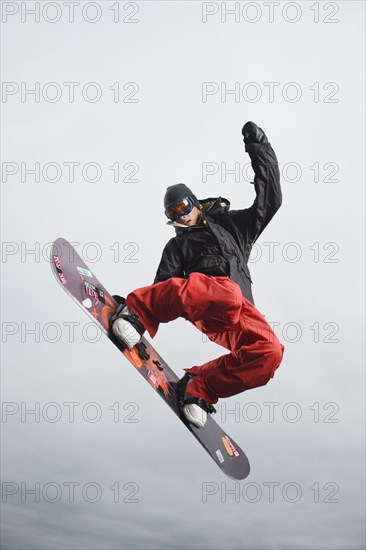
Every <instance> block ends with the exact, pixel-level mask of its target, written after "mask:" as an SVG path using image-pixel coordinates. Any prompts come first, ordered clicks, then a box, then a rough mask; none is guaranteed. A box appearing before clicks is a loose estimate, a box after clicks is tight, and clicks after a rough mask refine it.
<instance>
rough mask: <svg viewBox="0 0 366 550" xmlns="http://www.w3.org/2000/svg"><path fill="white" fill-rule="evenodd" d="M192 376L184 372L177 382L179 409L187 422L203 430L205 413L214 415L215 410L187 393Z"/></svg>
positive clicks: (205, 420)
mask: <svg viewBox="0 0 366 550" xmlns="http://www.w3.org/2000/svg"><path fill="white" fill-rule="evenodd" d="M194 376H195V375H194V374H190V373H189V372H186V374H185V375H184V376H183V378H181V379H180V380H179V382H178V403H179V409H180V411H181V413H182V414H183V415H184V417H185V418H186V420H188V422H190V423H191V424H193V425H194V426H196V428H203V426H204V425H205V424H206V422H207V413H214V412H216V409H215V407H214V406H213V405H211V404H210V403H207V401H205V400H204V399H201V398H200V397H196V396H195V395H191V394H190V393H189V384H190V383H191V382H192V379H193V378H194Z"/></svg>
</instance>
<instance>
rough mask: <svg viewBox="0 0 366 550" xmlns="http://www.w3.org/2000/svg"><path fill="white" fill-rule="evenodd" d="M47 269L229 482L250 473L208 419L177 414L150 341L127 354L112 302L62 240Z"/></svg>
mask: <svg viewBox="0 0 366 550" xmlns="http://www.w3.org/2000/svg"><path fill="white" fill-rule="evenodd" d="M51 268H52V271H53V273H54V275H55V277H56V279H57V280H58V282H59V283H60V285H61V286H62V287H63V289H64V290H65V291H66V292H67V293H68V294H69V296H71V298H73V300H75V302H76V303H77V304H78V305H79V306H80V307H81V308H82V309H83V310H84V311H85V313H86V314H87V315H89V317H91V318H92V319H93V321H95V322H96V323H97V324H98V325H99V327H100V328H101V330H102V331H103V332H104V333H105V335H106V336H107V337H108V338H109V339H110V340H111V341H112V342H113V343H114V345H115V346H116V347H117V348H118V349H119V351H120V352H121V353H123V355H124V356H125V357H126V358H127V359H128V360H129V361H130V363H132V365H133V366H134V367H135V368H136V370H138V372H139V373H140V374H141V375H142V376H143V377H144V378H145V380H147V382H148V383H149V384H150V386H151V387H152V388H153V389H154V390H155V391H156V393H158V394H159V395H160V397H161V398H162V399H163V400H164V401H165V402H166V404H167V405H169V407H170V408H171V409H172V410H173V412H174V413H175V414H176V415H177V416H178V417H179V419H180V420H181V421H182V422H183V424H185V425H186V427H187V428H188V430H189V431H190V432H191V433H192V434H193V435H194V436H195V438H196V439H197V440H198V441H199V442H200V443H201V445H202V446H203V447H204V448H205V450H206V451H207V452H208V454H209V455H210V456H211V458H212V459H213V460H214V462H216V464H217V466H218V467H219V468H220V469H221V470H222V471H223V472H224V473H225V474H226V475H227V476H229V477H231V478H233V479H245V478H246V477H247V476H248V475H249V471H250V465H249V461H248V459H247V457H246V455H245V454H244V452H243V451H242V450H241V449H240V447H238V445H237V444H236V443H235V441H233V439H231V438H230V437H229V436H228V435H227V433H226V432H225V431H224V430H223V429H222V428H221V427H220V426H219V425H218V424H217V423H216V422H215V420H214V419H213V418H212V416H211V415H208V419H207V423H206V424H205V426H204V427H203V428H196V427H195V426H193V425H192V424H190V423H189V422H188V421H187V420H186V419H185V418H184V417H183V416H182V415H181V413H180V411H179V407H178V396H177V383H178V381H179V378H178V376H177V375H176V374H175V373H174V372H173V371H172V369H171V368H170V367H169V366H168V365H167V364H166V362H165V361H164V359H162V357H161V356H160V355H159V354H158V353H157V351H156V350H155V349H154V348H153V346H152V345H151V344H150V342H149V341H148V340H147V339H146V338H145V337H142V339H141V340H140V342H139V343H138V344H137V345H136V346H134V348H132V350H131V351H128V350H127V349H125V348H124V347H123V345H122V344H121V343H120V342H119V340H118V339H117V338H116V337H115V336H114V334H113V332H112V331H111V330H110V319H111V317H112V316H113V314H114V312H115V310H116V308H117V304H116V302H115V301H114V299H113V298H112V296H111V295H110V294H109V293H108V292H107V290H106V289H105V288H104V287H103V285H102V284H101V283H100V282H99V281H98V279H97V278H96V277H95V275H94V274H93V273H92V271H91V270H90V269H89V267H88V266H87V265H86V264H85V262H84V261H83V260H82V259H81V258H80V256H79V255H78V254H77V252H76V251H75V249H74V248H73V247H72V245H71V244H70V243H68V242H67V241H66V240H65V239H62V238H59V239H57V240H56V241H55V242H54V243H53V247H52V256H51Z"/></svg>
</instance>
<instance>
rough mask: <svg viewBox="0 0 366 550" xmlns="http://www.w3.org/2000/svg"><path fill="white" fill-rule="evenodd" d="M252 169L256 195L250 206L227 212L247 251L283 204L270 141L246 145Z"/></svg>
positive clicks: (276, 162) (278, 173) (276, 164)
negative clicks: (241, 236) (243, 240)
mask: <svg viewBox="0 0 366 550" xmlns="http://www.w3.org/2000/svg"><path fill="white" fill-rule="evenodd" d="M246 151H247V152H248V153H249V156H250V159H251V161H252V167H253V170H254V174H255V176H254V187H255V192H256V198H255V200H254V202H253V204H252V206H251V207H250V208H245V209H243V210H231V211H229V215H230V216H231V218H232V220H233V221H234V223H235V224H236V225H237V227H238V229H239V231H240V232H241V233H242V235H243V237H244V239H245V241H246V243H247V245H248V250H249V252H250V250H251V248H252V246H253V243H254V242H255V241H256V240H257V238H258V237H259V235H260V234H261V233H262V231H263V229H264V228H265V227H266V225H267V224H268V223H269V222H270V221H271V219H272V218H273V216H274V215H275V213H276V212H277V210H278V209H279V208H280V206H281V204H282V192H281V186H280V172H279V169H278V161H277V158H276V154H275V152H274V151H273V149H272V147H271V145H270V144H269V143H250V144H247V145H246Z"/></svg>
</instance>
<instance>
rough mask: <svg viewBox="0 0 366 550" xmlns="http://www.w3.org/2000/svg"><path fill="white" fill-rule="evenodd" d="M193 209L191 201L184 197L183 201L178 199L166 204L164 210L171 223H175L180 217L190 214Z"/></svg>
mask: <svg viewBox="0 0 366 550" xmlns="http://www.w3.org/2000/svg"><path fill="white" fill-rule="evenodd" d="M193 207H194V204H193V201H192V199H190V198H189V197H185V198H184V199H179V200H178V201H175V202H173V203H172V204H168V206H167V207H166V209H165V215H166V217H167V218H168V219H169V220H170V221H171V222H176V221H177V220H179V218H181V217H182V216H186V215H187V214H189V213H190V212H192V210H193Z"/></svg>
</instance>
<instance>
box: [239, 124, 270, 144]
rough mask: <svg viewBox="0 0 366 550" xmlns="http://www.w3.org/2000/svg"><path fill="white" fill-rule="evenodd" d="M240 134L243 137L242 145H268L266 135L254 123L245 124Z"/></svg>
mask: <svg viewBox="0 0 366 550" xmlns="http://www.w3.org/2000/svg"><path fill="white" fill-rule="evenodd" d="M241 133H242V134H243V136H244V143H245V144H246V145H247V144H248V143H268V139H267V136H266V134H265V133H264V132H263V130H262V128H259V126H257V125H256V124H255V122H251V121H249V122H246V123H245V124H244V126H243V129H242V131H241Z"/></svg>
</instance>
